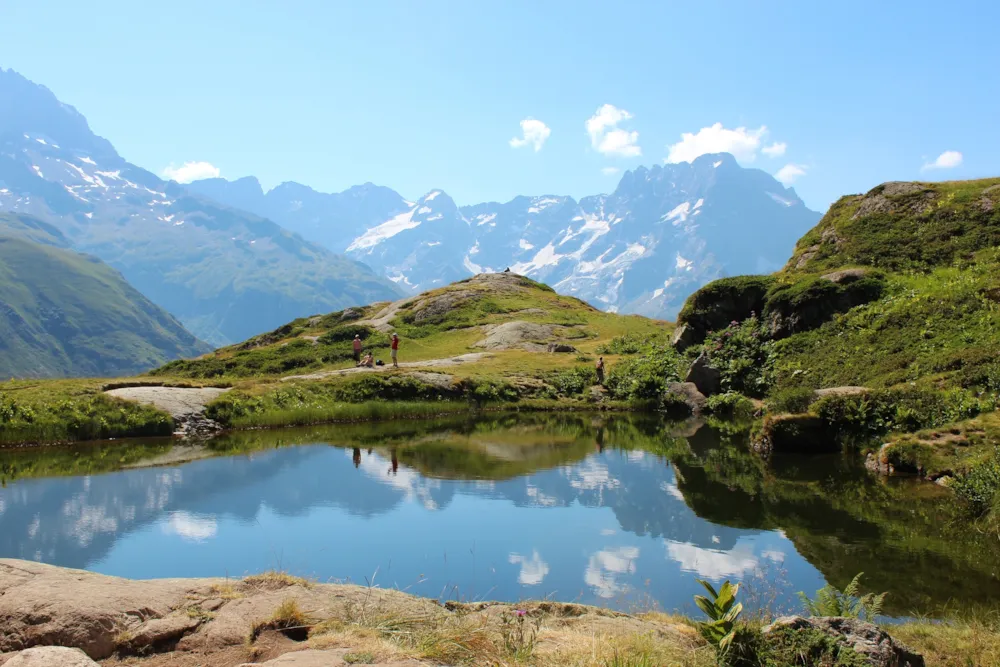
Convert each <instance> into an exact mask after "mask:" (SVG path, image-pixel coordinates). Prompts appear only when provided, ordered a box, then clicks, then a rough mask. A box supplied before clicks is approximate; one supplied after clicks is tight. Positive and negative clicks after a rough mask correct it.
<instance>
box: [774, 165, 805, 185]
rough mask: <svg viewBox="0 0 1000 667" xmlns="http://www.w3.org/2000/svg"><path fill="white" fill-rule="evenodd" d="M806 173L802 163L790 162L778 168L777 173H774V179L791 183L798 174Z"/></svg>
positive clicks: (786, 183)
mask: <svg viewBox="0 0 1000 667" xmlns="http://www.w3.org/2000/svg"><path fill="white" fill-rule="evenodd" d="M805 175H806V166H805V165H804V164H792V163H790V162H789V163H788V164H786V165H785V166H784V167H782V168H781V169H779V170H778V173H777V174H775V175H774V177H775V178H776V179H778V180H779V181H781V182H782V183H784V184H785V185H791V184H792V183H794V182H795V181H796V180H798V178H799V176H805Z"/></svg>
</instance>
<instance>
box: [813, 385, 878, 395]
mask: <svg viewBox="0 0 1000 667" xmlns="http://www.w3.org/2000/svg"><path fill="white" fill-rule="evenodd" d="M869 391H871V390H870V389H869V388H868V387H858V386H850V385H848V386H844V387H826V388H824V389H817V390H816V392H815V393H816V398H823V397H824V396H857V395H858V394H866V393H868V392H869Z"/></svg>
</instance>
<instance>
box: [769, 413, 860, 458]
mask: <svg viewBox="0 0 1000 667" xmlns="http://www.w3.org/2000/svg"><path fill="white" fill-rule="evenodd" d="M751 443H752V445H753V448H754V449H755V450H756V451H757V452H759V453H761V454H765V455H770V454H771V453H774V452H790V453H799V454H822V453H828V452H836V451H839V450H840V442H839V441H838V440H837V438H836V437H835V434H834V433H833V432H832V431H831V430H830V429H829V427H828V426H827V424H826V423H825V422H824V421H823V420H822V419H821V418H820V417H818V416H816V415H812V414H798V415H793V414H780V415H768V416H766V417H764V419H763V421H761V422H759V423H758V424H756V425H755V426H754V429H753V431H752V432H751Z"/></svg>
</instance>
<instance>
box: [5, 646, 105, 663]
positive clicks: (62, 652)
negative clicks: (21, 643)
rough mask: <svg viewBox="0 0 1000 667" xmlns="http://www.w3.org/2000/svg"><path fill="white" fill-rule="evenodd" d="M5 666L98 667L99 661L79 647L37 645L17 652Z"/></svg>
mask: <svg viewBox="0 0 1000 667" xmlns="http://www.w3.org/2000/svg"><path fill="white" fill-rule="evenodd" d="M4 665H5V667H97V663H96V662H94V661H93V660H91V659H90V658H88V657H87V654H86V653H84V652H83V651H81V650H80V649H78V648H65V647H63V646H36V647H34V648H29V649H25V650H23V651H21V652H19V653H15V654H14V657H13V658H11V659H10V660H8V661H7V662H6V663H4Z"/></svg>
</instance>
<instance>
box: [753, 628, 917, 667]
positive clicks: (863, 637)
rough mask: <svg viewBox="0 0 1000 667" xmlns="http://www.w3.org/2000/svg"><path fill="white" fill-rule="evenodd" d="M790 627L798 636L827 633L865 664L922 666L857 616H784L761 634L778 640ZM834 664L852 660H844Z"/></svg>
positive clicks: (882, 666)
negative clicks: (810, 633) (856, 617)
mask: <svg viewBox="0 0 1000 667" xmlns="http://www.w3.org/2000/svg"><path fill="white" fill-rule="evenodd" d="M790 631H792V632H795V633H796V634H798V635H800V639H801V634H802V633H809V632H813V633H821V634H822V635H826V636H827V637H831V638H833V639H834V640H835V641H836V644H837V646H838V648H839V650H841V651H844V652H850V651H853V652H854V653H856V654H857V655H859V656H861V657H862V658H863V659H864V660H865V662H864V664H865V665H870V666H871V667H924V659H923V657H921V656H920V655H919V654H917V653H914V652H913V651H912V650H910V649H909V648H907V647H906V646H904V645H903V644H900V643H899V642H897V641H895V640H894V639H893V638H892V637H890V636H889V634H888V633H886V632H884V631H883V630H881V629H879V628H878V626H876V625H874V624H872V623H866V622H864V621H861V620H858V619H854V618H822V617H820V618H804V617H802V616H786V617H785V618H779V619H778V620H777V621H775V622H774V623H772V624H771V625H769V626H767V627H766V628H764V637H765V638H767V639H768V640H769V641H770V642H776V643H778V642H780V637H781V635H782V634H784V633H788V632H790ZM800 650H801V649H800ZM817 664H820V663H817ZM822 664H834V663H832V662H831V663H822ZM836 664H852V665H853V664H856V663H855V662H851V663H847V662H846V661H844V663H841V662H838V663H836Z"/></svg>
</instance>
